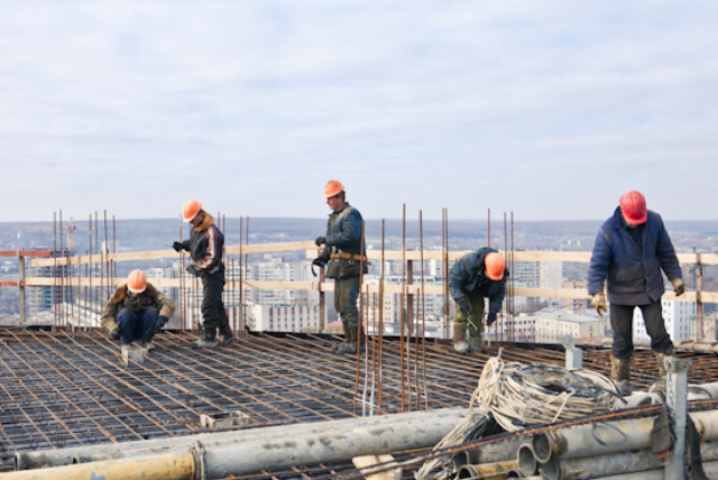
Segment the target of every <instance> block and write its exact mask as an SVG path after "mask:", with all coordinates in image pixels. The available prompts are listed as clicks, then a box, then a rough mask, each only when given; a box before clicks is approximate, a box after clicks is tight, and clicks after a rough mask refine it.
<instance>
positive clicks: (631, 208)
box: [588, 190, 685, 395]
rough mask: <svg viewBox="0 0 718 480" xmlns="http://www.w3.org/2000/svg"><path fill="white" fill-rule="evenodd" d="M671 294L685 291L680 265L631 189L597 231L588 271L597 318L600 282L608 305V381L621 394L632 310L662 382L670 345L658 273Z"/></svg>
mask: <svg viewBox="0 0 718 480" xmlns="http://www.w3.org/2000/svg"><path fill="white" fill-rule="evenodd" d="M661 270H662V271H663V272H665V274H666V276H667V277H668V278H669V279H670V281H671V283H672V284H673V289H674V290H675V292H676V295H682V294H683V293H684V292H685V286H684V285H683V280H682V274H681V267H680V264H679V263H678V257H677V256H676V252H675V250H674V249H673V244H672V243H671V239H670V237H669V236H668V233H667V232H666V229H665V227H664V226H663V220H662V219H661V216H660V215H658V214H657V213H654V212H652V211H650V210H647V209H646V199H645V198H644V197H643V195H642V194H641V193H639V192H637V191H635V190H632V191H630V192H628V193H626V194H625V195H623V197H621V201H620V206H619V207H618V208H616V210H615V212H614V213H613V216H612V217H611V218H609V219H608V220H607V221H606V222H605V223H604V224H603V226H601V229H600V230H599V232H598V236H597V237H596V243H595V245H594V247H593V253H592V255H591V263H590V266H589V272H588V293H589V294H590V295H591V296H592V299H591V304H592V305H593V307H594V308H596V310H597V311H598V313H599V314H601V313H602V312H606V311H607V308H606V295H605V293H604V291H603V289H604V284H605V283H607V284H608V301H609V302H610V304H611V313H610V319H611V328H612V329H613V350H612V355H611V379H612V380H613V381H614V383H615V384H616V387H618V390H619V392H620V393H621V394H624V395H625V394H627V393H629V392H630V376H631V356H632V355H633V311H634V310H635V309H636V307H638V308H640V309H641V312H642V313H643V320H644V322H645V325H646V332H648V335H650V337H651V348H652V349H653V351H654V353H655V355H656V361H657V362H658V373H659V375H660V377H661V378H664V377H665V375H666V372H665V368H664V363H663V362H664V359H665V357H666V356H667V355H673V353H674V350H673V342H672V340H671V337H670V335H668V332H666V327H665V325H664V320H663V308H662V304H661V296H662V295H663V293H664V292H665V287H664V286H663V274H662V272H661Z"/></svg>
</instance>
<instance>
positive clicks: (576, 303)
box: [563, 280, 591, 312]
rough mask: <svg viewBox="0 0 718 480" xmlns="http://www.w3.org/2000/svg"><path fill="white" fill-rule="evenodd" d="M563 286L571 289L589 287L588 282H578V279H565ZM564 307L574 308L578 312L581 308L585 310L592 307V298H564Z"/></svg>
mask: <svg viewBox="0 0 718 480" xmlns="http://www.w3.org/2000/svg"><path fill="white" fill-rule="evenodd" d="M563 288H570V289H587V288H588V282H576V281H568V280H566V281H564V282H563ZM563 307H564V308H565V309H567V310H573V311H574V312H577V311H579V310H585V309H587V308H591V300H590V299H588V298H564V299H563Z"/></svg>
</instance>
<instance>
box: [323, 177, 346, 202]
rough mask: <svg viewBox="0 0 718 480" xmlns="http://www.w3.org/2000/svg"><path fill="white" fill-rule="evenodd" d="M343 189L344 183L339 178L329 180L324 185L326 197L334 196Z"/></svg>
mask: <svg viewBox="0 0 718 480" xmlns="http://www.w3.org/2000/svg"><path fill="white" fill-rule="evenodd" d="M342 190H344V185H342V182H340V181H339V180H329V182H328V183H327V184H326V186H325V187H324V198H329V197H333V196H334V195H336V194H338V193H339V192H341V191H342Z"/></svg>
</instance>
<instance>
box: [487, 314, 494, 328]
mask: <svg viewBox="0 0 718 480" xmlns="http://www.w3.org/2000/svg"><path fill="white" fill-rule="evenodd" d="M495 321H496V314H495V313H489V314H488V315H487V316H486V325H489V326H491V324H493V323H494V322H495Z"/></svg>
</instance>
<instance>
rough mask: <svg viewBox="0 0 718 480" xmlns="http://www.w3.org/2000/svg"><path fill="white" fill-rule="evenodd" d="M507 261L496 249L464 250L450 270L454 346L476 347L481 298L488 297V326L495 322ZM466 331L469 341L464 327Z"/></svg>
mask: <svg viewBox="0 0 718 480" xmlns="http://www.w3.org/2000/svg"><path fill="white" fill-rule="evenodd" d="M508 276H509V272H508V271H507V270H506V260H505V259H504V257H503V256H502V255H501V254H500V253H498V252H497V251H496V250H494V249H492V248H489V247H484V248H481V249H479V250H478V251H476V252H472V253H467V254H466V255H464V256H463V257H461V259H460V260H459V261H458V262H456V263H455V264H454V266H453V267H451V270H450V271H449V290H450V292H451V297H452V298H453V299H454V302H456V315H455V317H454V349H455V350H456V351H457V352H458V353H467V352H468V351H470V350H475V349H477V348H478V347H479V345H480V343H481V337H482V335H483V332H484V323H483V321H484V299H485V298H488V299H489V313H488V315H487V317H486V323H487V325H491V324H493V323H494V322H495V321H496V317H497V315H498V313H499V312H500V311H501V304H502V302H503V301H504V296H505V295H506V279H507V278H508ZM467 327H468V330H469V341H468V342H467V340H466V330H467Z"/></svg>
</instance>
